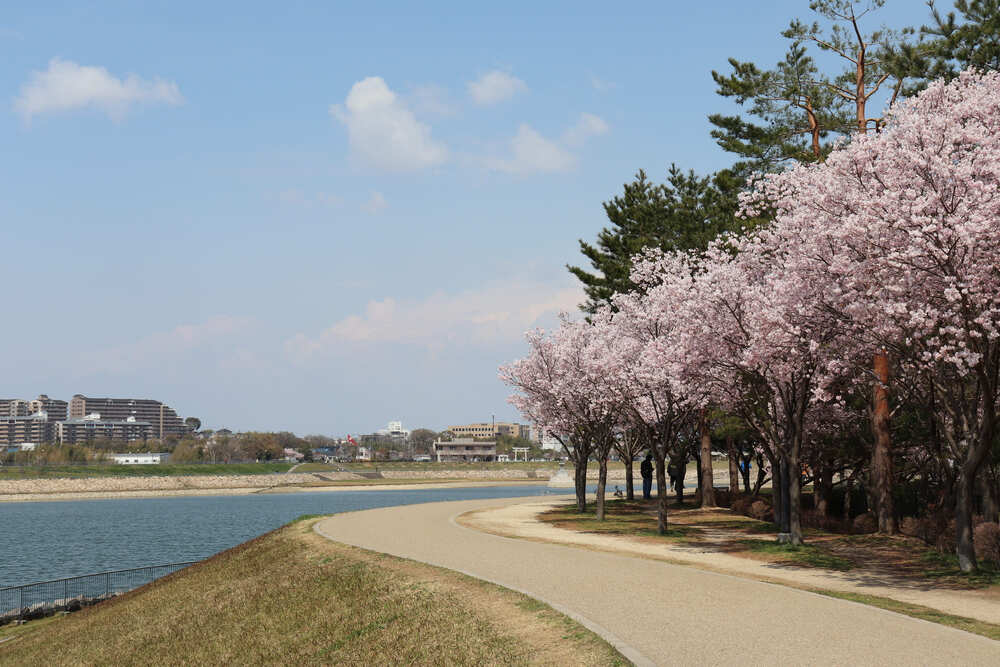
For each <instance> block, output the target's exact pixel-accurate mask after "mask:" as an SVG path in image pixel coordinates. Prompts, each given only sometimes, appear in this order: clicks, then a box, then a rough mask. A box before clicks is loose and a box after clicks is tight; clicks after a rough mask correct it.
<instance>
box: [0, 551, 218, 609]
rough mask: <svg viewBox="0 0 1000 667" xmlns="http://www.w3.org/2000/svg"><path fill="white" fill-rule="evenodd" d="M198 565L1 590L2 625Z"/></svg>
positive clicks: (151, 568) (81, 603)
mask: <svg viewBox="0 0 1000 667" xmlns="http://www.w3.org/2000/svg"><path fill="white" fill-rule="evenodd" d="M197 562H199V561H186V562H183V563H169V564H167V565H150V566H147V567H134V568H130V569H128V570H112V571H109V572H98V573H97V574H85V575H81V576H79V577H65V578H63V579H52V580H51V581H36V582H34V583H31V584H23V585H21V586H7V587H5V588H0V624H3V623H8V622H10V621H14V620H20V619H28V618H36V617H39V616H44V615H46V614H51V613H54V612H56V611H62V610H72V609H78V608H80V607H82V606H86V605H90V604H94V603H95V602H100V601H101V600H106V599H108V598H112V597H114V596H116V595H119V594H121V593H126V592H128V591H131V590H133V589H136V588H139V587H140V586H143V585H145V584H148V583H149V582H151V581H155V580H156V579H159V578H160V577H164V576H166V575H168V574H170V573H172V572H176V571H177V570H179V569H181V568H183V567H187V566H188V565H193V564H195V563H197Z"/></svg>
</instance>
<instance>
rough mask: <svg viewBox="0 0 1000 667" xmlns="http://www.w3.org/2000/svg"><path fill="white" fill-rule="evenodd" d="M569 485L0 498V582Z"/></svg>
mask: <svg viewBox="0 0 1000 667" xmlns="http://www.w3.org/2000/svg"><path fill="white" fill-rule="evenodd" d="M550 493H560V494H562V493H572V490H571V489H549V488H548V487H546V486H541V485H539V486H497V487H472V488H453V489H423V490H399V491H325V492H316V493H287V494H267V495H249V496H206V497H181V498H177V497H174V498H121V499H111V500H75V501H60V502H34V503H0V587H3V586H12V585H16V584H25V583H30V582H33V581H42V580H46V579H57V578H61V577H72V576H76V575H80V574H90V573H92V572H102V571H104V570H118V569H125V568H130V567H142V566H145V565H156V564H163V563H175V562H180V561H189V560H200V559H202V558H207V557H208V556H211V555H212V554H215V553H218V552H219V551H222V550H224V549H228V548H230V547H233V546H236V545H237V544H240V543H241V542H246V541H247V540H249V539H251V538H254V537H256V536H258V535H261V534H262V533H266V532H267V531H269V530H273V529H275V528H277V527H278V526H281V525H282V524H285V523H288V522H289V521H291V520H292V519H295V518H296V517H298V516H301V515H303V514H333V513H335V512H350V511H353V510H360V509H370V508H374V507H386V506H389V505H409V504H413V503H429V502H437V501H442V500H474V499H477V498H513V497H517V496H534V495H546V494H550Z"/></svg>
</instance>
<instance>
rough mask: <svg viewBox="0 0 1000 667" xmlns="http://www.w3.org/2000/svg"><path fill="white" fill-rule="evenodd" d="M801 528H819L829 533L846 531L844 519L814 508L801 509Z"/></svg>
mask: <svg viewBox="0 0 1000 667" xmlns="http://www.w3.org/2000/svg"><path fill="white" fill-rule="evenodd" d="M799 522H800V523H801V524H802V527H803V528H819V529H820V530H825V531H828V532H831V533H846V532H847V529H846V527H845V525H844V521H843V520H842V519H840V518H839V517H835V516H831V515H826V516H824V515H822V514H820V513H819V512H817V511H816V510H803V511H802V514H801V515H800V516H799Z"/></svg>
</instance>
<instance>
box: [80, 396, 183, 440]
mask: <svg viewBox="0 0 1000 667" xmlns="http://www.w3.org/2000/svg"><path fill="white" fill-rule="evenodd" d="M94 413H97V414H100V415H101V417H102V418H103V419H105V420H108V421H121V422H124V421H125V420H127V419H128V418H129V417H131V418H133V419H134V420H135V421H137V422H144V423H148V424H150V425H151V427H152V431H151V434H150V435H151V437H153V438H157V439H162V438H163V437H164V436H167V435H184V434H186V433H188V432H189V431H190V429H189V428H188V427H187V425H186V424H185V423H184V421H183V420H182V419H181V418H180V417H178V416H177V413H176V412H174V411H173V410H172V409H171V408H170V406H168V405H164V404H163V403H161V402H160V401H153V400H150V399H145V398H92V397H89V396H83V395H82V394H76V395H75V396H73V398H72V399H70V402H69V416H70V421H72V420H74V419H82V418H84V417H86V416H87V415H89V414H94Z"/></svg>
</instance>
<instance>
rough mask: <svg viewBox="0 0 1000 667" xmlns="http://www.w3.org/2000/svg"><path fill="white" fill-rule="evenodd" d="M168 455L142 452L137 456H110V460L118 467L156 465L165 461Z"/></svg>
mask: <svg viewBox="0 0 1000 667" xmlns="http://www.w3.org/2000/svg"><path fill="white" fill-rule="evenodd" d="M169 456H170V454H167V453H165V452H143V453H139V454H112V455H111V458H113V459H114V460H115V463H117V464H118V465H157V464H160V463H163V462H164V461H166V460H167V458H168V457H169Z"/></svg>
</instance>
